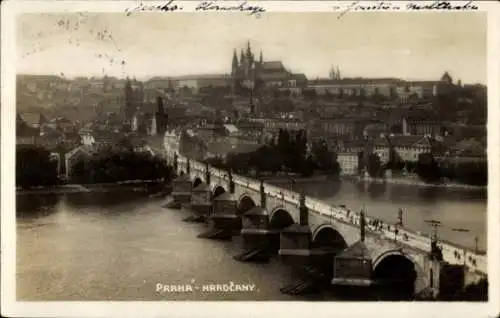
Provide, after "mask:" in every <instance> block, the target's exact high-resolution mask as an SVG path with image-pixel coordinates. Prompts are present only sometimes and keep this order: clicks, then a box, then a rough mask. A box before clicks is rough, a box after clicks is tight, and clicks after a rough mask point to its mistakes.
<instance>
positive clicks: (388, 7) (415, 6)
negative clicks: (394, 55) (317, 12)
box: [333, 1, 479, 19]
mask: <svg viewBox="0 0 500 318" xmlns="http://www.w3.org/2000/svg"><path fill="white" fill-rule="evenodd" d="M405 8H406V9H407V10H410V11H423V10H450V11H460V10H462V11H476V10H479V7H478V6H476V5H475V4H474V1H468V2H465V3H459V2H458V1H453V2H450V1H435V2H431V3H429V2H427V3H426V2H424V1H421V2H416V1H413V2H410V3H408V4H406V6H405ZM333 9H334V10H335V11H340V15H339V16H338V17H337V19H340V18H342V17H343V16H344V15H345V14H347V13H348V12H350V11H356V12H369V11H399V10H401V9H403V8H402V7H401V6H400V5H398V4H393V3H391V2H386V1H378V2H372V3H370V2H362V1H354V2H351V3H350V4H349V5H347V6H344V5H335V6H333Z"/></svg>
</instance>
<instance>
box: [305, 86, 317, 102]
mask: <svg viewBox="0 0 500 318" xmlns="http://www.w3.org/2000/svg"><path fill="white" fill-rule="evenodd" d="M302 95H303V96H304V98H306V99H308V100H316V99H317V97H318V94H317V93H316V90H315V89H304V90H303V91H302Z"/></svg>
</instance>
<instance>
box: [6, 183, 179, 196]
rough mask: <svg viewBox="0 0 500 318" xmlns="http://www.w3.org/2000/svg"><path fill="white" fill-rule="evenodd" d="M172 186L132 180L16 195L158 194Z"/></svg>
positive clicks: (36, 189)
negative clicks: (123, 192)
mask: <svg viewBox="0 0 500 318" xmlns="http://www.w3.org/2000/svg"><path fill="white" fill-rule="evenodd" d="M170 187H171V186H170V184H166V183H164V181H163V180H130V181H121V182H109V183H94V184H63V185H57V186H48V187H47V186H37V187H32V188H29V189H22V188H20V187H17V188H16V195H33V194H38V195H41V194H70V193H106V192H121V191H131V192H157V191H167V190H168V189H169V188H170Z"/></svg>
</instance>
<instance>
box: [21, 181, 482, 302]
mask: <svg viewBox="0 0 500 318" xmlns="http://www.w3.org/2000/svg"><path fill="white" fill-rule="evenodd" d="M296 186H305V185H304V184H301V185H296ZM331 186H332V187H330V186H328V187H327V186H324V185H323V186H318V185H316V186H315V185H307V187H306V188H308V189H309V190H308V192H309V193H310V194H313V195H314V194H316V195H317V196H318V197H322V198H325V199H327V200H331V201H332V202H334V203H335V204H345V205H347V206H352V207H353V209H354V208H356V207H359V206H360V204H362V203H365V204H366V206H367V210H368V213H369V214H370V215H377V216H379V217H381V218H387V219H391V218H395V215H396V211H397V208H398V207H403V208H404V209H405V211H406V214H405V218H406V220H407V222H414V223H415V224H416V225H418V224H420V223H419V221H418V220H421V219H422V218H439V219H440V220H441V221H442V222H443V224H450V226H451V225H453V226H459V225H460V226H462V225H463V227H465V226H466V227H468V228H471V229H473V230H474V233H477V234H478V235H481V236H480V237H481V239H480V243H482V244H484V237H485V221H486V220H485V218H486V211H485V210H486V203H485V199H484V197H483V198H481V194H478V193H472V192H471V193H469V194H465V193H464V192H458V193H456V192H453V191H452V192H443V193H441V192H435V191H434V192H431V193H428V192H426V191H424V190H423V189H415V188H410V189H405V188H404V187H403V186H389V188H383V190H384V191H382V189H378V192H375V190H374V188H370V189H371V190H370V189H364V188H363V189H362V187H359V186H356V185H355V184H350V183H347V182H344V184H343V185H342V186H338V185H336V186H335V183H332V184H331ZM379 188H380V187H379ZM422 191H423V192H422ZM380 192H383V193H382V194H380ZM164 203H165V199H164V198H148V197H147V196H145V195H144V194H141V195H139V194H135V195H134V194H129V193H107V194H99V193H83V194H67V195H57V196H56V195H44V196H35V195H19V196H17V267H16V268H17V273H16V275H17V276H16V277H17V298H18V300H62V301H64V300H297V299H298V298H296V297H292V296H288V295H284V294H282V293H280V291H279V288H280V287H283V286H285V285H286V283H287V282H290V281H291V274H290V272H289V269H288V268H286V267H285V266H283V265H282V264H281V263H280V262H279V260H272V261H271V262H270V263H268V264H253V263H240V262H237V261H235V260H233V258H232V256H233V255H236V254H238V253H239V252H240V251H241V249H240V242H239V239H238V238H236V239H234V240H233V241H231V242H219V241H212V240H206V239H199V238H196V235H197V234H199V233H201V232H203V231H204V230H205V225H203V224H192V223H185V222H182V219H183V218H184V217H186V216H187V215H188V211H181V210H169V209H165V208H162V205H163V204H164ZM422 226H423V225H422ZM443 232H444V231H443ZM451 233H452V232H451ZM464 241H466V240H464ZM464 243H466V242H464ZM229 282H233V283H235V284H247V285H246V286H248V285H254V290H253V291H244V292H241V291H240V292H229V293H225V292H202V291H200V290H196V291H194V292H186V293H175V292H163V293H162V292H157V284H164V285H171V284H194V285H198V286H204V285H207V284H212V283H215V284H224V283H229ZM326 297H328V296H327V295H317V296H314V299H316V300H320V299H326ZM299 299H300V298H299Z"/></svg>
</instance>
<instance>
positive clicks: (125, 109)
mask: <svg viewBox="0 0 500 318" xmlns="http://www.w3.org/2000/svg"><path fill="white" fill-rule="evenodd" d="M124 99H125V103H124V104H123V105H122V114H123V117H124V119H125V121H127V122H130V121H131V120H132V117H133V116H134V114H135V106H134V105H135V98H134V91H133V89H132V83H131V82H130V79H129V78H128V77H127V80H126V82H125V87H124Z"/></svg>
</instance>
